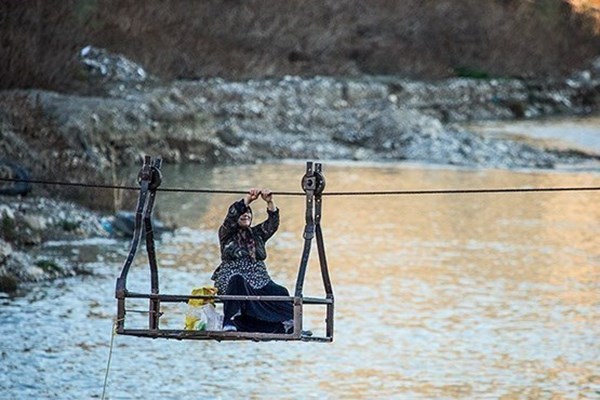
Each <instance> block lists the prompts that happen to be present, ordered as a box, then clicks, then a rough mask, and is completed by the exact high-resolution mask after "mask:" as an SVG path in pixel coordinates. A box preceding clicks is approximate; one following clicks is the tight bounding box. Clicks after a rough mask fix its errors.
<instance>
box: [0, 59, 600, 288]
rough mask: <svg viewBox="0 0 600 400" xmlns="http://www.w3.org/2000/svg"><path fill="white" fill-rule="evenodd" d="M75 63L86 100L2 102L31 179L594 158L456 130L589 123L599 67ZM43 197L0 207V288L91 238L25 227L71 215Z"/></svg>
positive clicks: (543, 163)
mask: <svg viewBox="0 0 600 400" xmlns="http://www.w3.org/2000/svg"><path fill="white" fill-rule="evenodd" d="M94 55H95V56H96V59H90V57H93V56H94ZM86 57H87V58H86ZM82 62H83V63H85V65H88V66H90V69H89V76H88V78H89V79H88V83H89V87H88V88H87V94H86V95H84V94H64V93H56V92H49V91H41V90H27V91H24V90H14V91H4V92H0V139H1V140H0V143H1V144H0V147H1V150H2V151H3V154H6V155H7V157H8V158H9V160H18V161H19V163H20V165H22V166H23V167H24V168H26V169H27V170H28V171H30V173H31V176H32V178H33V179H39V180H47V179H49V180H56V179H58V180H72V181H82V182H95V183H110V184H114V183H119V182H115V173H114V171H115V169H117V168H120V167H121V166H125V165H127V166H131V165H139V160H140V158H141V157H142V156H143V155H145V154H150V155H153V156H161V157H162V158H163V160H164V162H165V163H202V164H235V163H255V162H259V161H270V160H278V159H311V160H319V159H325V160H359V161H376V162H379V161H391V162H398V161H414V162H418V163H434V164H441V165H453V166H466V167H470V168H502V169H513V168H554V167H556V166H557V165H579V164H581V163H583V162H587V161H590V160H592V161H597V160H600V155H599V154H598V153H595V152H593V151H588V150H585V149H575V148H565V147H564V146H560V147H553V146H549V147H548V146H544V145H540V144H539V143H533V142H530V141H527V140H512V139H510V138H506V137H494V136H489V135H488V136H486V135H482V134H479V133H477V132H473V131H470V130H468V129H467V128H465V127H464V125H463V124H464V123H467V122H474V121H482V120H514V119H516V118H519V119H523V120H531V119H534V118H541V117H548V116H556V115H589V114H593V113H598V112H599V110H600V59H598V60H596V61H595V62H593V63H592V64H591V65H590V66H589V68H588V69H586V70H584V71H581V72H579V73H577V74H574V75H573V76H571V77H568V78H565V79H563V80H552V81H539V80H516V79H501V80H500V79H491V80H480V79H449V80H443V81H436V82H425V81H409V80H405V79H400V78H394V77H363V78H360V79H358V78H352V79H350V78H334V77H312V78H306V79H303V78H299V77H284V78H281V79H264V80H248V81H225V80H223V79H206V80H198V81H175V82H160V81H159V80H157V79H156V78H155V77H152V76H150V75H149V74H147V73H145V72H144V73H141V72H140V71H143V68H142V67H141V66H137V65H135V64H132V63H131V62H130V61H128V60H124V59H123V58H122V57H112V58H110V57H107V55H106V53H104V52H101V51H93V49H87V50H86V51H85V54H84V52H82ZM102 63H105V64H102ZM107 71H108V72H107ZM111 71H112V72H111ZM103 73H104V75H102V74H103ZM92 93H93V95H92ZM34 189H35V190H34V192H33V195H35V196H46V197H52V198H55V197H58V196H60V197H61V198H66V199H71V200H74V201H75V202H76V203H77V204H83V205H86V206H88V207H93V208H100V209H108V208H109V207H111V208H112V207H113V206H114V204H115V203H114V201H115V198H114V193H112V192H110V191H104V192H103V193H101V194H99V193H94V192H91V191H88V190H86V189H85V188H69V190H68V191H67V190H63V189H62V188H59V189H57V188H53V187H43V188H39V189H38V188H34ZM7 199H9V198H7ZM30 201H31V203H28V202H30ZM49 201H50V200H47V199H43V198H42V199H41V200H30V199H15V200H13V199H9V200H6V201H5V202H4V201H3V207H4V208H3V209H2V213H1V216H2V218H3V219H2V221H3V233H2V236H1V238H2V242H1V243H0V249H1V251H0V276H7V277H8V278H7V279H5V281H6V282H7V283H6V284H5V285H4V286H6V287H9V288H10V287H14V286H15V285H16V284H18V282H20V281H28V280H37V279H42V277H46V278H47V277H54V276H57V274H61V273H62V274H69V273H71V272H69V271H72V270H74V269H73V268H71V269H70V270H68V269H64V270H63V269H61V268H60V267H58V266H52V267H51V268H49V269H47V270H46V271H44V268H42V267H40V266H39V265H37V264H36V263H37V261H36V260H32V259H31V258H30V257H28V253H29V252H30V251H29V250H30V249H31V248H35V246H38V245H39V244H40V240H43V237H44V236H45V235H51V234H52V235H54V234H56V235H59V236H60V235H63V234H67V233H68V234H72V235H84V236H85V235H92V234H99V233H100V231H98V230H95V228H94V229H92V226H93V225H94V223H92V221H94V220H95V221H97V220H98V217H97V216H96V215H94V214H93V213H90V214H87V213H88V211H85V210H83V209H82V210H80V211H77V212H75V214H73V215H74V216H73V217H72V218H74V219H73V220H69V219H66V220H55V219H54V217H51V216H49V215H38V216H35V217H32V213H34V211H33V210H35V209H37V210H38V211H40V212H42V213H43V211H42V209H43V208H47V209H48V210H61V209H66V210H71V209H72V207H76V206H74V205H73V204H71V203H64V204H63V203H60V202H58V201H56V200H53V201H55V203H52V204H51V205H49V204H50V203H48V202H49ZM36 202H37V203H36ZM22 210H25V211H26V212H25V213H23V215H22V216H21V214H20V213H21V211H22ZM34 214H35V213H34ZM63 214H64V215H71V214H70V212H67V211H64V212H63ZM32 221H33V222H32ZM61 221H62V222H61ZM83 221H88V222H86V223H83ZM20 224H21V225H20ZM13 226H14V227H15V229H14V230H12V229H13V228H11V227H13ZM60 226H62V230H61V228H60ZM86 227H87V228H86ZM67 228H68V229H67ZM36 230H37V232H34V231H36ZM12 235H15V236H14V237H13V236H12ZM31 268H32V269H31ZM28 269H31V270H28ZM2 271H5V272H2ZM6 271H9V272H6ZM11 271H12V272H11ZM61 271H62V272H61Z"/></svg>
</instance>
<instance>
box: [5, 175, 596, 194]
mask: <svg viewBox="0 0 600 400" xmlns="http://www.w3.org/2000/svg"><path fill="white" fill-rule="evenodd" d="M0 181H5V182H26V183H35V184H38V183H39V184H46V185H57V186H78V187H87V188H98V189H122V190H136V191H137V190H139V187H136V186H118V185H105V184H91V183H82V182H65V181H48V180H30V179H14V178H2V177H0ZM156 191H158V192H182V193H210V194H241V195H244V194H246V193H248V192H247V191H246V190H223V189H186V188H157V189H156ZM583 191H600V186H579V187H542V188H488V189H432V190H388V191H357V192H323V193H322V196H402V195H432V194H485V193H532V192H583ZM273 194H274V195H277V196H305V193H304V192H273Z"/></svg>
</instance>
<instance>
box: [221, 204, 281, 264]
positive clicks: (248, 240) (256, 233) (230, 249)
mask: <svg viewBox="0 0 600 400" xmlns="http://www.w3.org/2000/svg"><path fill="white" fill-rule="evenodd" d="M244 211H246V205H245V203H244V200H239V201H236V202H235V203H233V204H232V205H231V206H230V207H229V211H228V212H227V216H226V217H225V221H223V224H222V225H221V227H220V228H219V243H220V245H221V261H222V262H227V261H235V260H240V259H243V258H250V259H251V260H253V261H264V260H265V259H266V258H267V251H266V249H265V243H266V242H267V240H269V239H270V238H271V237H272V236H273V235H274V234H275V232H277V229H278V228H279V209H276V210H275V211H270V210H267V213H268V218H267V219H266V220H265V221H264V222H262V223H260V224H258V225H256V226H254V227H250V228H241V227H240V226H239V225H238V219H239V218H240V216H241V215H242V214H243V213H244Z"/></svg>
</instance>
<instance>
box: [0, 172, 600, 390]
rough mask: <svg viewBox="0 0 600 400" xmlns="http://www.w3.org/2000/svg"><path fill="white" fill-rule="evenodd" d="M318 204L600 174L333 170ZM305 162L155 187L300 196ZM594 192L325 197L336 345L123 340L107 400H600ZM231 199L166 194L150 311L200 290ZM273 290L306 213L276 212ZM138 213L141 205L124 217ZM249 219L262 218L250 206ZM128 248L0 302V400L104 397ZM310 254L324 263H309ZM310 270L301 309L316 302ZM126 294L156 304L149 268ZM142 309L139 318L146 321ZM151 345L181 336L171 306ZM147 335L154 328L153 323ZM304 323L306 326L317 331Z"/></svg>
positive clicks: (285, 204)
mask: <svg viewBox="0 0 600 400" xmlns="http://www.w3.org/2000/svg"><path fill="white" fill-rule="evenodd" d="M324 173H325V176H326V179H327V188H326V191H374V190H400V189H452V188H500V187H556V186H600V173H599V172H598V170H597V169H596V170H593V169H592V170H587V171H539V170H536V171H505V170H475V169H462V168H446V167H432V166H424V165H417V164H402V163H399V164H357V163H340V162H336V163H330V162H325V163H324ZM303 174H304V163H303V162H295V161H289V162H280V163H265V164H258V165H251V166H227V167H223V166H220V167H214V168H207V169H202V167H199V166H179V167H172V166H166V167H165V168H164V171H163V176H164V179H163V186H165V187H188V188H219V189H241V188H244V189H245V188H248V187H251V186H265V187H269V188H271V189H272V190H274V191H294V192H300V191H301V189H300V179H301V177H302V175H303ZM598 196H599V194H598V193H597V192H553V193H506V194H471V195H467V194H463V195H419V196H372V197H325V198H324V205H323V220H322V224H323V231H324V236H325V244H326V248H327V255H328V261H329V264H330V269H331V271H330V272H331V277H332V280H333V284H334V292H335V298H336V313H335V318H336V326H335V327H336V331H335V340H334V342H333V343H331V344H323V343H302V342H270V343H269V342H267V343H254V342H240V343H234V342H222V343H218V342H196V341H176V340H162V339H155V340H153V339H141V338H135V337H126V336H115V337H114V344H113V349H112V359H111V365H110V370H109V374H108V380H107V385H106V397H105V398H107V399H140V398H144V399H181V398H211V399H213V398H214V399H227V398H249V399H262V398H265V399H266V398H278V399H299V398H315V399H344V398H352V399H374V398H382V399H388V398H398V399H430V398H440V399H455V398H476V399H480V398H502V399H523V398H543V399H550V398H553V399H554V398H561V399H581V398H586V399H591V398H598V397H600V340H599V339H598V337H599V336H598V333H599V332H600V224H599V221H600V207H599V206H598V204H599V201H600V198H599V197H598ZM237 197H238V196H235V195H216V194H213V195H207V194H191V193H167V192H160V193H159V194H158V199H157V206H156V208H157V210H158V212H159V213H160V215H161V216H164V217H166V218H172V219H174V220H175V222H176V223H177V224H178V229H177V230H176V231H175V232H174V233H173V234H165V235H163V236H162V237H161V238H160V240H159V241H158V243H157V253H158V259H159V266H160V282H161V293H169V294H187V293H189V291H190V290H191V288H192V287H194V286H202V285H205V284H209V283H210V280H209V277H210V275H211V272H212V270H213V268H214V267H215V266H216V265H217V264H218V258H219V257H218V243H217V237H216V230H217V228H218V226H219V223H220V221H221V219H222V218H223V216H224V213H225V211H226V209H227V206H228V204H229V203H230V202H232V201H234V200H236V199H237ZM276 203H277V205H278V206H279V208H280V209H281V213H282V225H281V228H280V231H279V232H278V233H277V235H276V236H275V237H274V238H273V239H272V240H271V241H270V243H269V247H268V251H269V258H268V260H267V264H268V266H269V269H270V272H271V276H272V277H273V279H274V280H275V281H277V282H279V283H281V284H284V285H286V286H287V287H289V288H292V289H293V284H294V282H295V278H296V272H297V271H296V268H297V265H298V262H299V257H300V254H301V250H302V236H301V234H302V229H303V225H304V209H303V207H304V202H303V198H302V197H294V196H280V197H277V198H276ZM128 207H129V208H130V209H133V207H134V205H133V204H130V205H128ZM254 210H255V220H260V219H262V218H264V216H265V211H264V210H262V206H260V205H256V206H255V207H254ZM128 246H129V244H128V242H127V241H123V240H113V239H94V240H84V241H78V242H70V243H66V242H51V243H48V244H47V245H46V246H45V248H44V249H43V251H44V252H45V253H46V254H48V255H50V256H52V255H55V256H56V257H66V258H69V259H71V260H73V261H75V262H77V263H79V264H84V265H85V266H86V267H87V268H89V269H91V270H93V274H91V275H85V276H78V277H75V278H68V279H62V280H59V281H54V282H47V283H43V284H36V285H31V286H28V287H27V286H26V287H24V288H23V289H21V290H20V292H18V293H17V294H16V295H12V296H7V295H2V296H3V297H0V302H1V303H2V307H1V308H0V337H1V338H2V339H1V355H0V357H1V358H0V359H1V362H0V389H1V390H0V398H2V399H17V398H18V399H26V398H27V399H29V398H31V399H33V398H35V399H38V398H44V399H87V398H100V397H101V395H102V391H103V384H104V377H105V372H106V367H107V361H108V358H109V348H110V343H111V336H112V335H111V332H112V324H113V318H114V316H115V313H116V303H115V300H114V285H115V279H116V277H117V275H118V274H119V272H120V269H121V266H122V263H123V261H124V259H125V256H126V254H127V251H128ZM315 250H316V249H315ZM316 261H317V257H316V251H315V252H314V253H313V256H312V258H311V263H310V266H309V270H308V273H307V281H306V285H305V295H309V296H320V295H322V293H323V290H322V287H321V281H320V275H319V272H318V268H317V262H316ZM129 289H131V290H135V291H141V292H148V291H149V274H148V269H147V267H146V265H145V259H144V249H143V247H142V248H141V249H140V252H139V254H138V257H137V258H136V261H135V264H134V266H133V267H132V271H131V274H130V277H129ZM144 307H145V306H144V304H140V307H139V308H140V309H143V308H144ZM162 311H163V312H164V316H163V317H162V318H161V326H162V327H166V328H180V327H182V326H183V319H184V316H183V313H182V310H181V308H180V307H177V306H171V307H165V308H163V310H162ZM141 318H144V319H145V316H142V317H141ZM323 319H324V309H321V308H318V307H317V306H311V308H310V309H309V312H308V313H307V315H306V316H305V326H306V327H307V328H310V329H312V330H313V331H315V333H319V332H322V330H323V325H324V324H323Z"/></svg>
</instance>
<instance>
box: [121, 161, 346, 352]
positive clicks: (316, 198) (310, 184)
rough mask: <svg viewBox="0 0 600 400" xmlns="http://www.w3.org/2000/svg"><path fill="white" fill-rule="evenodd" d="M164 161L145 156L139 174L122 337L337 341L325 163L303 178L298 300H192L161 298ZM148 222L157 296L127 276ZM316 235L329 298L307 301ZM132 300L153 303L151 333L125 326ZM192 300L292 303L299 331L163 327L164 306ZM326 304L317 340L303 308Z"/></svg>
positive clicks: (123, 284) (123, 276)
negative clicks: (132, 285)
mask: <svg viewBox="0 0 600 400" xmlns="http://www.w3.org/2000/svg"><path fill="white" fill-rule="evenodd" d="M160 167H161V159H160V158H157V159H156V160H154V161H153V160H152V158H151V157H149V156H146V157H144V163H143V166H142V168H141V170H140V173H139V175H138V181H139V183H140V192H139V197H138V202H137V207H136V216H135V229H134V233H133V238H132V241H131V247H130V250H129V255H128V257H127V260H126V261H125V264H124V265H123V269H122V271H121V275H120V276H119V278H117V283H116V289H115V297H116V299H117V323H116V332H117V334H120V335H130V336H139V337H148V338H165V339H178V340H184V339H186V340H190V339H191V340H218V341H221V340H252V341H271V340H283V341H294V340H301V341H313V342H332V341H333V319H334V297H333V287H332V284H331V279H330V277H329V270H328V266H327V259H326V256H325V244H324V241H323V232H322V230H321V206H322V198H321V194H322V192H323V189H324V188H325V178H324V176H323V174H322V172H321V164H320V163H315V164H314V168H313V163H312V162H310V161H309V162H307V163H306V174H305V175H304V176H303V178H302V189H303V190H304V192H305V193H306V225H305V227H304V233H303V238H304V248H303V250H302V256H301V259H300V265H299V268H298V277H297V279H296V288H295V291H294V296H229V295H216V296H192V295H187V296H185V295H168V294H160V291H159V282H158V266H157V263H156V253H155V246H154V233H153V229H152V208H153V207H154V201H155V199H156V190H157V189H158V187H159V186H160V184H161V181H162V177H161V172H160ZM142 220H143V223H144V234H145V239H146V250H147V253H148V264H149V267H150V289H151V293H149V294H144V293H134V292H130V291H128V290H127V274H128V273H129V269H130V267H131V264H132V262H133V259H134V258H135V255H136V252H137V248H138V246H139V242H140V236H141V233H142ZM315 236H316V242H317V251H318V255H319V263H320V267H321V277H322V279H323V286H324V289H325V297H324V298H316V297H304V296H303V294H302V289H303V286H304V279H305V276H306V269H307V266H308V259H309V256H310V251H311V247H312V239H313V238H315ZM127 299H148V308H149V309H148V329H128V328H126V326H125V321H126V315H127V311H128V310H127V308H126V300H127ZM190 299H207V300H212V301H215V302H219V303H221V302H223V301H226V300H243V301H259V300H260V301H291V302H293V308H294V330H293V332H291V333H289V334H275V333H259V332H223V331H190V330H183V329H160V316H161V315H162V313H161V311H160V305H161V303H178V302H188V301H189V300H190ZM304 305H325V306H326V319H325V336H312V335H309V334H306V333H305V332H304V331H303V329H302V328H303V326H302V322H303V314H302V311H303V306H304Z"/></svg>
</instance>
